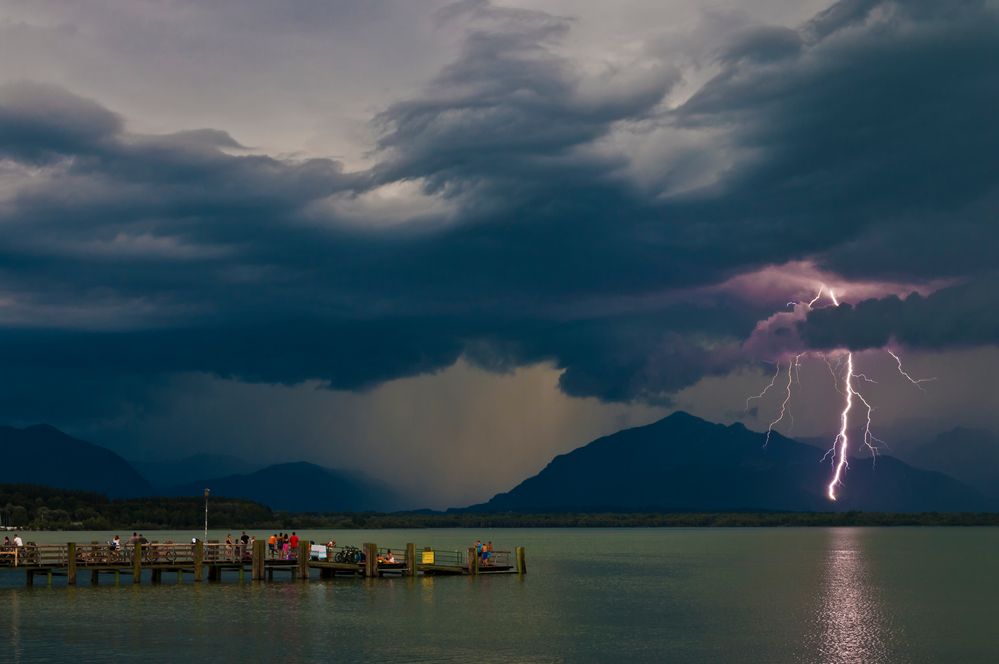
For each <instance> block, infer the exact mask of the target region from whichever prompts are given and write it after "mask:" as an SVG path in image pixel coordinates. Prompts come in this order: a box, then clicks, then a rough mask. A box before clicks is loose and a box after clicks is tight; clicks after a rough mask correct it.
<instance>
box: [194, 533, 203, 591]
mask: <svg viewBox="0 0 999 664" xmlns="http://www.w3.org/2000/svg"><path fill="white" fill-rule="evenodd" d="M204 564H205V543H204V542H202V541H201V540H198V541H197V542H195V543H194V580H195V582H199V581H201V578H202V573H203V571H204Z"/></svg>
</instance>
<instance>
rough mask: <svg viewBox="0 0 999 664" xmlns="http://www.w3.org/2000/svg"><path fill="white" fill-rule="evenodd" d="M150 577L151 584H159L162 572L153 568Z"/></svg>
mask: <svg viewBox="0 0 999 664" xmlns="http://www.w3.org/2000/svg"><path fill="white" fill-rule="evenodd" d="M151 577H152V579H151V580H152V582H153V583H161V582H162V581H163V570H161V569H156V568H154V569H153V570H152V573H151Z"/></svg>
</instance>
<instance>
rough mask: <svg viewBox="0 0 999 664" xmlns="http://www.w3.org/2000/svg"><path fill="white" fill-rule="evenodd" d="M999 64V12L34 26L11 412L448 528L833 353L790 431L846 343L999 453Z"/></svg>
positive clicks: (3, 11)
mask: <svg viewBox="0 0 999 664" xmlns="http://www.w3.org/2000/svg"><path fill="white" fill-rule="evenodd" d="M996 62H999V6H997V3H996V2H994V1H991V2H988V1H983V2H974V1H969V2H948V3H941V2H937V1H935V0H913V1H911V2H901V1H899V2H893V1H877V0H842V1H841V2H838V3H834V4H830V3H828V2H813V1H806V2H786V1H782V2H779V1H777V0H749V1H739V2H736V1H735V0H731V1H729V0H724V1H718V2H695V1H694V0H670V1H661V0H660V1H652V0H648V1H646V0H621V1H619V2H615V3H606V2H583V1H578V0H572V1H570V0H502V1H501V0H495V1H493V2H487V1H485V0H482V1H480V0H466V1H462V2H457V3H453V2H436V1H430V0H428V1H425V2H409V1H406V0H397V1H389V0H386V1H373V2H354V1H349V2H348V1H342V0H322V1H320V0H296V1H289V2H282V3H271V2H260V1H257V0H252V1H245V0H240V1H239V2H235V1H229V0H226V1H222V2H212V3H203V2H194V1H193V0H192V1H188V0H138V1H137V0H127V1H126V0H119V1H114V0H100V1H98V0H87V1H84V2H78V1H73V2H70V1H68V0H67V1H65V2H60V1H57V0H6V2H4V3H3V4H2V5H0V371H2V375H3V380H2V381H0V420H3V421H7V422H10V423H14V424H26V423H33V422H38V421H45V422H50V423H52V424H55V425H56V426H59V427H61V428H63V429H65V430H67V431H70V432H72V433H75V434H77V435H81V436H84V437H87V438H89V439H91V440H94V441H95V442H99V443H102V444H106V445H107V446H109V447H112V448H113V449H115V450H117V451H119V452H122V453H123V454H125V455H126V456H129V457H132V458H139V459H147V458H158V457H160V458H162V457H180V456H183V455H186V454H190V453H192V452H197V451H207V452H223V453H233V454H238V455H240V456H243V457H246V458H249V459H253V460H263V461H280V460H292V459H307V460H311V461H316V462H319V463H323V464H326V465H331V466H342V467H349V468H357V469H362V470H364V471H366V472H368V473H370V474H372V475H375V476H378V477H382V478H384V479H387V480H390V481H392V482H395V483H397V484H399V485H400V486H401V487H404V488H405V489H406V490H408V491H410V492H412V493H413V494H414V495H416V496H418V499H419V500H420V501H421V502H422V503H423V504H428V505H433V506H443V505H452V504H461V503H467V502H470V501H478V500H482V499H485V498H488V497H489V496H491V495H492V494H493V493H495V492H496V491H499V490H504V489H507V488H509V487H510V486H511V485H513V484H515V483H516V482H518V481H519V480H521V479H523V478H524V477H525V476H527V475H529V474H532V473H534V472H536V471H537V470H538V469H539V468H540V467H541V466H543V465H544V463H546V462H547V461H548V460H549V459H550V458H551V456H553V455H554V454H558V453H561V452H565V451H568V450H570V449H572V448H574V447H576V446H578V445H580V444H582V443H585V442H586V441H587V440H589V439H591V438H593V437H595V436H597V435H602V434H605V433H609V432H611V431H615V430H617V429H619V428H622V427H624V426H630V425H635V424H642V423H645V422H649V421H652V420H654V419H656V418H658V417H660V416H662V415H664V414H667V413H669V412H671V411H672V410H674V409H677V408H683V409H686V410H689V411H691V412H694V413H695V414H698V415H701V416H704V417H707V418H710V419H713V420H717V421H724V422H731V421H736V420H741V421H743V422H745V423H746V424H747V425H748V426H751V427H754V428H758V429H759V428H762V429H766V427H767V425H768V423H769V422H770V421H771V420H772V419H773V415H774V412H775V409H776V408H777V407H779V405H780V401H781V400H782V398H783V394H782V393H780V390H779V389H777V390H774V392H772V393H770V394H768V395H766V397H765V398H763V399H760V400H758V401H754V402H751V404H750V408H749V410H748V411H747V410H746V404H745V399H746V397H747V396H750V395H753V394H756V393H758V392H759V391H760V390H761V389H762V388H763V387H764V386H766V385H767V384H768V383H769V382H770V380H771V378H772V377H773V376H774V374H775V372H776V373H777V374H778V375H779V376H783V375H784V374H782V373H781V372H782V371H783V370H786V369H787V367H788V365H789V363H790V362H791V360H792V358H794V357H797V356H800V358H801V359H800V364H801V366H800V367H797V368H796V371H795V373H796V390H797V391H796V394H795V398H794V401H793V402H792V403H791V409H792V413H793V414H794V415H795V419H794V422H793V425H792V423H791V421H790V420H786V421H784V422H782V423H781V424H780V425H778V429H779V430H781V431H783V432H785V433H791V434H798V435H802V436H821V435H827V434H828V433H829V432H831V431H833V430H834V429H835V428H836V425H837V422H838V416H839V413H838V410H837V409H836V404H837V394H836V392H835V385H834V380H833V377H832V376H830V367H829V366H827V365H826V363H825V362H824V361H823V357H825V358H826V359H829V358H832V361H833V368H834V369H835V368H836V367H838V365H837V364H835V362H836V361H837V358H841V357H842V354H843V353H845V352H846V351H848V350H852V351H855V352H854V356H855V361H856V363H857V365H858V366H859V367H860V369H861V370H863V372H864V373H865V375H868V376H871V377H872V378H875V379H876V380H877V381H878V382H877V383H876V384H875V383H869V384H865V387H864V389H865V390H866V392H865V394H868V396H869V397H870V398H871V399H872V401H874V402H875V410H876V413H875V414H876V419H877V426H878V427H880V429H879V431H881V432H882V435H881V437H882V438H885V439H886V440H888V441H890V442H891V443H892V444H894V445H898V446H899V447H901V448H904V447H905V446H906V445H907V444H910V443H911V441H912V440H914V438H915V437H918V436H920V435H923V436H925V435H927V434H929V433H932V432H935V431H940V430H944V429H947V428H950V427H953V426H956V425H970V426H978V427H987V428H992V429H999V390H997V389H996V388H995V387H994V384H993V380H994V376H996V375H999V350H997V348H996V345H997V341H999V275H997V272H996V268H995V265H996V255H997V250H999V219H997V218H996V216H997V210H999V176H997V173H999V119H997V117H999V116H997V113H996V102H997V100H999V69H997V67H996V66H995V63H996ZM823 284H824V285H825V291H824V292H825V295H824V296H823V297H822V298H820V300H819V301H817V302H816V303H815V305H814V306H813V307H808V306H807V305H805V304H803V303H805V302H808V301H810V300H811V299H812V298H813V297H814V296H815V295H816V294H817V293H818V289H819V288H820V287H822V285H823ZM830 290H831V291H832V293H833V297H835V298H836V301H837V302H838V303H839V304H838V306H837V305H835V304H833V303H832V299H833V298H832V297H830V296H829V291H830ZM795 302H797V303H799V304H797V305H794V304H791V305H790V306H789V303H795ZM886 350H891V351H892V352H894V353H896V354H898V355H899V356H900V357H901V358H903V360H904V362H905V370H906V371H907V372H908V373H909V374H910V375H911V376H913V377H916V378H924V377H925V378H934V379H935V380H933V381H931V382H927V383H922V384H920V385H919V386H918V388H917V386H914V385H912V384H911V383H909V382H908V381H907V380H906V379H905V377H904V376H902V375H901V374H900V373H899V372H898V368H897V366H896V361H895V359H894V358H893V357H891V356H890V355H888V353H887V352H886ZM782 367H783V369H782ZM799 381H800V384H799ZM778 383H779V381H778ZM777 387H778V388H779V387H781V385H780V384H778V386H777ZM919 388H921V389H919ZM792 426H793V429H792Z"/></svg>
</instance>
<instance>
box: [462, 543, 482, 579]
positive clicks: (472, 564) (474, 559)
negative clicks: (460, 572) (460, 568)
mask: <svg viewBox="0 0 999 664" xmlns="http://www.w3.org/2000/svg"><path fill="white" fill-rule="evenodd" d="M465 555H467V556H468V573H469V574H471V575H472V576H475V575H476V574H478V573H479V552H478V551H476V550H475V547H474V546H470V547H468V553H467V554H465Z"/></svg>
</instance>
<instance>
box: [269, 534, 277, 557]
mask: <svg viewBox="0 0 999 664" xmlns="http://www.w3.org/2000/svg"><path fill="white" fill-rule="evenodd" d="M277 541H278V540H277V533H274V534H272V535H271V536H270V537H268V538H267V550H268V552H269V553H270V554H271V558H275V557H277Z"/></svg>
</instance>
